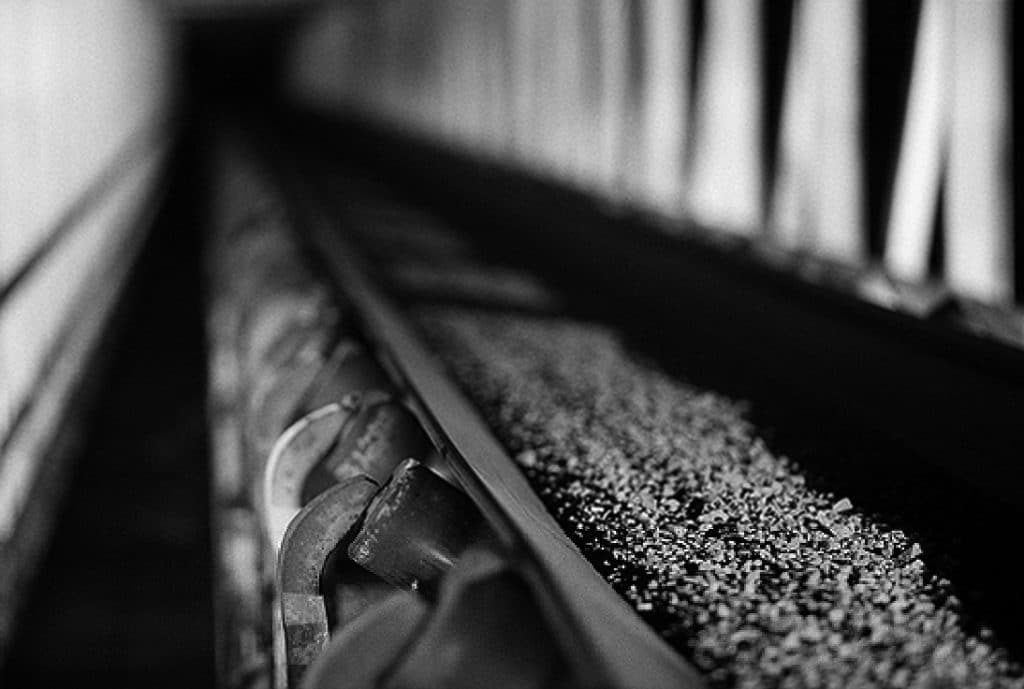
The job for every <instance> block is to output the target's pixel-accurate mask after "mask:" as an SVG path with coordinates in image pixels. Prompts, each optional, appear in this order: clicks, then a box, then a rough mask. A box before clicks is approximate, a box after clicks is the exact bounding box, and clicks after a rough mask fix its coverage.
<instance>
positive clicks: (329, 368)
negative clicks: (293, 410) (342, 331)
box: [303, 338, 392, 411]
mask: <svg viewBox="0 0 1024 689" xmlns="http://www.w3.org/2000/svg"><path fill="white" fill-rule="evenodd" d="M391 389H392V383H391V379H390V378H388V376H387V374H386V373H385V372H384V370H383V369H382V368H381V367H380V366H379V365H378V364H377V362H376V361H375V360H374V359H373V356H372V355H371V354H370V353H369V352H368V351H366V349H365V348H364V347H363V346H362V345H361V344H359V343H358V342H356V341H355V340H352V339H348V338H344V339H342V340H341V342H339V343H338V344H337V346H335V348H334V351H333V352H332V353H331V356H330V358H329V359H328V360H327V363H326V364H325V365H324V368H323V372H322V373H321V375H320V376H319V378H318V379H317V382H316V383H315V384H314V385H313V387H312V388H310V390H309V396H308V397H307V398H306V400H305V401H304V402H303V410H304V411H312V410H314V409H319V408H320V407H322V406H324V405H325V404H330V403H332V402H338V401H340V400H341V399H342V398H343V397H345V396H346V395H349V394H351V393H355V392H366V391H368V390H391Z"/></svg>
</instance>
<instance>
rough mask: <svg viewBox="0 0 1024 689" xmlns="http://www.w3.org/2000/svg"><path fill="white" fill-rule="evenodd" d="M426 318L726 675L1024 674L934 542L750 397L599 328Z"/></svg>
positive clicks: (549, 492) (666, 631) (500, 415)
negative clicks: (842, 490) (937, 561)
mask: <svg viewBox="0 0 1024 689" xmlns="http://www.w3.org/2000/svg"><path fill="white" fill-rule="evenodd" d="M416 315H417V320H418V322H419V323H420V325H421V326H422V327H423V328H424V330H425V332H426V334H427V336H428V338H429V339H430V341H431V342H432V343H433V345H434V346H435V349H436V350H437V352H438V353H439V354H440V355H441V357H442V359H443V360H444V361H445V362H446V363H447V364H448V366H449V368H450V370H451V372H452V373H453V375H454V376H455V377H456V379H457V380H458V381H459V382H460V384H461V385H462V386H463V388H464V389H465V390H466V392H467V393H468V394H469V395H470V396H471V397H472V398H473V400H474V401H475V403H476V404H477V405H478V406H479V408H480V409H481V410H482V412H483V413H484V414H485V415H486V417H487V419H488V421H489V422H490V425H491V427H492V428H493V429H494V430H495V432H496V433H497V434H498V436H499V437H500V439H501V440H502V442H503V443H504V444H505V445H506V447H507V448H508V450H509V451H510V454H512V455H513V456H514V457H515V459H516V461H517V462H518V464H519V466H520V467H521V468H522V470H523V471H524V472H525V474H526V476H527V477H528V478H529V480H530V482H531V483H532V485H533V487H534V488H535V490H537V492H538V493H539V495H540V497H541V498H542V499H543V501H544V502H545V504H546V505H547V507H548V509H549V510H551V512H552V513H553V515H554V516H555V517H556V519H557V520H558V521H559V523H560V524H561V525H562V527H563V528H564V529H565V530H566V532H567V534H568V535H569V536H570V537H571V538H572V539H573V540H574V541H575V543H576V544H577V545H578V546H579V547H580V549H581V550H582V551H583V553H584V555H585V556H586V557H587V558H588V559H589V560H590V561H591V563H592V564H593V565H594V566H595V567H596V568H597V569H598V571H600V573H601V574H602V575H603V576H604V577H605V578H606V579H607V580H608V581H609V582H610V584H611V585H612V586H613V587H614V588H615V589H616V590H617V591H618V592H619V593H620V594H621V595H622V596H623V597H624V598H625V599H626V600H627V601H628V602H629V603H630V604H631V605H632V606H633V607H634V608H635V609H636V610H637V611H638V612H639V613H640V614H641V615H642V616H643V617H644V618H645V619H646V620H647V622H648V623H649V624H651V625H652V626H653V627H654V628H656V629H657V630H658V631H659V632H660V633H661V634H662V635H663V637H664V638H665V639H666V640H667V641H668V642H669V643H671V644H672V645H673V646H675V647H676V648H677V649H679V650H680V651H681V652H682V653H683V654H684V655H686V656H687V657H689V658H690V659H691V660H692V661H693V662H694V663H695V664H696V665H697V666H698V667H699V668H700V669H701V670H702V671H703V672H704V673H705V675H706V677H707V678H708V680H709V682H710V684H711V685H712V686H718V687H725V686H735V687H744V688H745V687H762V686H781V687H802V686H808V687H810V686H813V687H856V686H885V687H898V688H899V687H1024V679H1022V678H1021V670H1020V667H1019V665H1017V664H1016V663H1013V662H1011V661H1010V659H1009V658H1008V655H1007V653H1006V651H1005V650H1004V649H1001V648H998V647H996V646H995V645H994V642H993V641H992V639H991V635H990V634H989V633H988V632H987V631H985V630H982V631H981V632H979V633H978V634H977V635H972V634H969V633H968V632H967V631H965V629H964V624H963V621H962V618H961V615H960V612H959V601H958V600H957V599H956V597H955V596H954V595H953V594H952V592H951V588H950V585H949V582H947V581H945V580H942V579H939V578H937V577H935V576H932V575H930V574H929V573H928V572H927V570H926V568H925V564H924V559H925V558H927V554H926V553H923V552H922V550H921V548H920V546H919V545H917V544H916V543H914V542H911V540H910V539H909V538H908V537H907V536H906V535H905V534H904V533H902V532H901V531H898V530H893V529H889V528H885V527H883V526H882V525H880V524H878V523H876V522H875V521H874V520H872V519H871V518H869V517H867V516H866V515H864V514H862V513H860V512H859V511H858V509H857V506H856V505H854V504H852V503H851V502H850V500H849V499H846V498H843V497H839V496H835V495H830V494H827V493H824V492H821V491H819V490H815V489H812V488H810V487H808V485H807V484H806V482H805V479H804V477H803V475H802V474H801V471H800V469H799V467H797V466H796V465H795V464H794V463H793V462H791V461H789V460H787V459H786V458H785V457H781V456H777V455H775V454H773V453H772V452H771V451H769V449H768V448H767V447H766V446H765V444H764V442H763V441H762V440H761V439H759V437H758V434H757V431H756V429H755V428H754V427H753V426H752V424H751V423H750V422H749V421H748V420H747V419H746V417H745V413H744V412H745V410H744V407H743V405H742V404H739V403H737V402H736V401H734V400H731V399H729V398H727V397H724V396H722V395H719V394H716V393H712V392H708V391H705V390H701V389H697V388H695V387H692V386H689V385H687V384H683V383H681V382H679V381H677V380H675V379H673V378H671V377H669V376H667V375H665V374H664V373H662V372H660V371H659V370H657V369H656V368H654V367H653V366H650V365H647V364H646V363H643V362H642V361H641V360H639V359H638V358H637V357H636V356H634V355H633V354H631V353H630V352H628V351H627V350H626V348H625V347H624V345H623V344H622V342H621V341H620V339H619V338H618V337H617V336H616V335H615V334H614V333H613V332H612V331H610V330H607V329H604V328H602V327H599V326H594V325H591V324H586V323H579V322H570V321H566V320H558V321H556V320H551V319H544V318H536V317H529V316H520V315H515V316H507V315H494V314H488V313H483V312H477V311H473V310H467V309H454V308H436V307H432V308H422V307H421V308H419V309H417V310H416Z"/></svg>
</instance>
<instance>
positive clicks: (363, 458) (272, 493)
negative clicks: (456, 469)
mask: <svg viewBox="0 0 1024 689" xmlns="http://www.w3.org/2000/svg"><path fill="white" fill-rule="evenodd" d="M431 452H433V446H432V445H431V444H430V440H429V438H427V436H426V434H425V433H424V432H423V430H422V428H421V427H420V425H419V422H418V421H417V419H416V417H414V416H413V415H412V413H411V412H409V411H408V410H407V409H406V408H405V407H403V406H402V405H401V404H399V403H398V402H396V401H395V400H394V398H393V397H392V396H391V394H390V393H386V392H380V391H371V392H369V393H365V394H360V393H355V394H350V395H346V396H345V397H344V398H342V400H341V402H340V403H335V404H329V405H326V406H324V407H321V408H320V409H318V410H316V411H313V412H311V413H309V414H307V415H306V416H304V417H303V418H302V419H300V420H299V421H297V422H296V423H295V424H293V425H292V426H290V427H289V428H288V429H287V430H286V431H285V432H284V434H282V435H281V437H280V438H279V439H278V441H277V442H276V443H275V444H274V447H273V449H272V450H271V452H270V458H269V460H268V462H267V466H266V469H265V471H264V478H263V494H264V501H265V503H264V506H265V510H266V513H265V519H266V526H267V534H268V536H269V538H270V541H271V542H272V543H273V544H274V545H275V546H279V544H280V538H281V535H282V534H283V533H284V530H285V528H286V527H287V525H288V521H289V520H291V519H292V517H294V516H295V514H296V513H298V511H299V510H300V509H301V508H302V506H303V505H305V504H308V503H309V502H310V501H311V500H313V499H314V498H315V497H316V496H317V495H319V494H320V493H322V492H323V491H324V490H326V489H328V488H329V487H330V486H333V485H334V484H336V483H338V482H340V481H343V480H345V479H348V478H351V477H353V476H357V475H367V476H370V477H371V478H373V479H374V480H375V481H377V482H378V483H384V482H385V481H387V480H388V477H389V476H390V475H391V472H392V471H393V470H394V468H395V467H396V466H397V465H398V463H399V462H401V461H402V460H403V459H406V458H408V457H423V456H425V455H426V454H428V453H431Z"/></svg>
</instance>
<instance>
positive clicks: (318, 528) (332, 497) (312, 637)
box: [277, 477, 379, 687]
mask: <svg viewBox="0 0 1024 689" xmlns="http://www.w3.org/2000/svg"><path fill="white" fill-rule="evenodd" d="M378 489H379V485H378V484H377V483H376V482H375V481H373V480H371V479H369V478H367V477H356V478H353V479H350V480H348V481H345V482H343V483H340V484H338V485H336V486H333V487H332V488H330V489H328V490H327V491H325V492H324V493H322V494H321V495H320V496H318V497H317V498H316V499H315V500H313V501H312V502H311V503H309V504H308V505H307V506H306V507H305V508H303V510H302V511H301V512H299V514H298V515H296V517H295V518H294V519H293V520H292V521H291V523H290V524H289V525H288V529H287V531H285V535H284V539H283V541H282V544H281V552H280V554H279V557H278V566H277V582H278V584H277V585H278V592H279V595H280V598H281V617H282V620H283V623H284V636H285V649H286V653H287V664H288V683H289V686H292V687H297V686H298V685H299V682H300V681H301V678H302V675H303V674H304V673H305V671H306V668H307V667H308V666H309V665H310V664H312V663H313V661H314V660H316V658H317V657H318V656H319V655H320V653H321V651H322V650H323V647H324V645H325V644H326V643H327V639H328V638H329V632H330V626H329V624H328V619H327V607H326V604H325V601H324V596H323V591H322V590H321V577H322V576H323V573H324V568H325V565H326V563H327V559H328V557H329V556H330V555H331V553H332V552H334V550H335V549H336V548H338V547H339V545H340V544H342V542H343V541H344V540H345V538H346V536H348V535H349V532H350V531H352V530H353V528H354V527H355V526H356V525H357V524H358V522H359V519H360V518H361V517H362V514H363V511H364V510H365V509H366V506H367V505H368V504H369V502H370V499H371V498H372V497H373V495H374V494H375V493H376V492H377V490H378Z"/></svg>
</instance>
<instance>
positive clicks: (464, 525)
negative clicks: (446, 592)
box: [348, 459, 483, 597]
mask: <svg viewBox="0 0 1024 689" xmlns="http://www.w3.org/2000/svg"><path fill="white" fill-rule="evenodd" d="M482 527H483V519H482V517H481V515H480V512H479V510H477V508H476V505H474V504H473V501H472V500H471V499H470V498H469V496H467V495H466V494H465V493H463V492H462V491H460V490H458V489H457V488H455V487H454V486H452V485H451V484H449V483H448V482H447V481H445V480H444V479H442V478H441V477H440V476H438V475H436V474H435V473H434V472H432V471H431V470H430V469H428V468H426V467H425V466H423V465H422V464H420V463H419V462H417V461H416V460H414V459H409V460H406V461H405V462H403V463H402V465H401V466H400V467H398V469H396V470H395V472H394V474H393V475H392V477H391V480H390V481H389V482H388V484H387V485H386V486H385V487H384V489H383V490H381V492H380V494H378V495H377V497H376V498H374V500H373V504H372V505H370V507H369V509H368V510H367V513H366V520H365V522H364V523H363V526H362V528H361V529H360V530H359V533H358V534H357V535H356V537H355V538H354V539H353V541H352V544H351V545H350V546H349V549H348V553H349V557H350V558H352V561H353V562H356V563H358V564H360V565H362V566H363V567H365V568H366V569H368V570H370V571H371V572H373V573H374V574H376V575H377V576H379V577H380V578H381V579H383V580H384V581H387V582H389V583H391V584H393V585H394V586H398V587H400V588H405V589H412V590H417V591H420V592H422V593H424V594H425V595H427V596H428V597H433V596H434V594H435V593H436V591H437V586H438V582H439V581H440V579H441V577H443V576H444V574H445V573H446V572H448V570H450V569H451V568H452V566H453V565H454V564H455V562H456V561H457V560H458V558H459V556H460V555H461V554H462V552H463V551H464V550H465V549H466V548H467V547H469V546H470V545H472V544H473V543H474V542H477V541H478V540H480V539H481V537H482V536H483V532H482V531H481V529H482Z"/></svg>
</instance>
